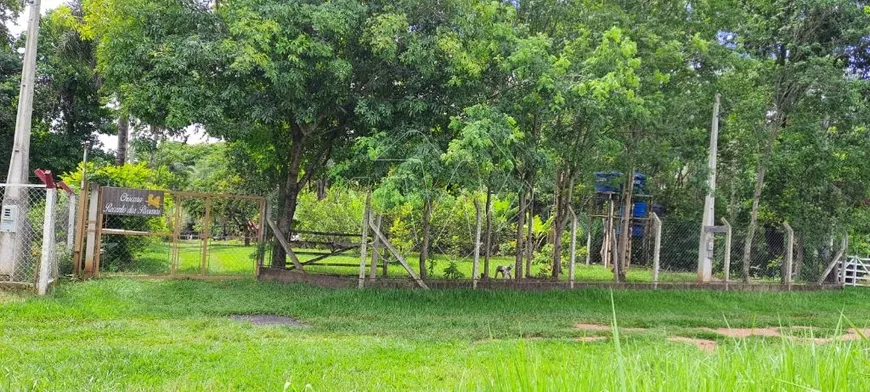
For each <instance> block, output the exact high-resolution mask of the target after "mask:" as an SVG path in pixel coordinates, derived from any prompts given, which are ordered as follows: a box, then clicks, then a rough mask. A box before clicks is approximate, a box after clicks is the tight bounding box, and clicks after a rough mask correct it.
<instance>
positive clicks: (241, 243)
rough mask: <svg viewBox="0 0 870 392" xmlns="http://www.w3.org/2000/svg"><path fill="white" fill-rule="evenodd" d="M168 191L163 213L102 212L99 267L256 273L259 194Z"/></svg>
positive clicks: (164, 272) (154, 271) (126, 271)
mask: <svg viewBox="0 0 870 392" xmlns="http://www.w3.org/2000/svg"><path fill="white" fill-rule="evenodd" d="M166 195H167V198H166V200H165V205H164V215H163V216H159V217H139V216H119V215H105V216H104V217H103V226H102V235H101V241H102V242H101V256H100V271H101V273H109V274H142V275H168V274H172V273H175V274H179V275H253V274H254V271H255V268H256V260H257V259H258V257H259V255H260V254H261V253H262V252H263V247H262V245H261V244H260V243H259V230H260V227H259V225H260V204H261V203H260V201H259V200H256V199H240V198H235V197H232V196H222V195H197V196H191V195H188V194H185V195H177V194H174V193H166Z"/></svg>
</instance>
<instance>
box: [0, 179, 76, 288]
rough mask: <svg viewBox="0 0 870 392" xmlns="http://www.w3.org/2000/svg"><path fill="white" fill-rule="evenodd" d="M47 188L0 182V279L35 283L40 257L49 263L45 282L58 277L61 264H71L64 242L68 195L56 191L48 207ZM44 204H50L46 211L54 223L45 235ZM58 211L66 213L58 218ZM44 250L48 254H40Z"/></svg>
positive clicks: (1, 281) (2, 281)
mask: <svg viewBox="0 0 870 392" xmlns="http://www.w3.org/2000/svg"><path fill="white" fill-rule="evenodd" d="M47 192H49V191H48V190H47V189H46V188H45V187H43V186H38V185H29V186H16V185H8V184H7V185H2V186H0V200H2V201H3V203H2V204H3V208H2V213H3V214H2V227H0V283H6V284H18V285H26V286H32V285H35V284H36V283H37V280H38V278H39V267H40V263H41V261H42V259H43V257H45V260H46V262H48V263H49V265H48V274H49V276H48V281H49V282H53V281H55V280H56V279H57V278H58V276H59V275H60V273H61V265H63V266H64V267H63V268H68V267H69V268H71V261H72V257H71V252H70V249H69V248H68V247H67V245H66V244H67V242H66V241H67V232H68V230H69V229H68V228H66V226H67V225H66V222H67V221H68V219H69V218H68V214H69V209H70V208H71V207H70V203H69V196H67V195H65V194H58V197H57V198H56V202H55V205H54V207H51V206H47V197H46V195H47ZM51 192H56V191H55V190H51ZM47 208H52V209H51V210H50V211H48V212H49V214H50V215H51V217H52V218H53V219H52V220H53V221H54V227H53V228H51V230H50V231H49V232H50V233H52V235H51V236H50V237H48V238H45V234H44V233H45V231H44V228H45V227H44V225H45V222H46V217H47V214H46V209H47ZM72 208H73V209H74V208H75V207H74V206H73V207H72ZM73 211H74V210H73ZM61 215H66V216H67V217H66V218H61ZM61 226H63V227H61ZM45 241H49V244H45ZM43 245H48V246H43ZM45 251H47V252H49V254H47V255H44V254H43V252H45Z"/></svg>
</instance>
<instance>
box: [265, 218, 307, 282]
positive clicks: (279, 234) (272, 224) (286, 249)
mask: <svg viewBox="0 0 870 392" xmlns="http://www.w3.org/2000/svg"><path fill="white" fill-rule="evenodd" d="M266 222H267V223H269V227H270V228H272V232H274V233H275V238H277V239H278V243H279V244H281V247H282V248H284V252H285V253H287V255H288V256H290V261H292V262H293V266H294V267H296V269H298V270H300V271H302V272H305V270H304V269H302V263H300V262H299V258H298V257H296V253H293V249H291V248H290V244H288V243H287V238H286V237H284V233H283V232H281V230H280V229H278V225H276V224H275V222H272V220H271V219H266Z"/></svg>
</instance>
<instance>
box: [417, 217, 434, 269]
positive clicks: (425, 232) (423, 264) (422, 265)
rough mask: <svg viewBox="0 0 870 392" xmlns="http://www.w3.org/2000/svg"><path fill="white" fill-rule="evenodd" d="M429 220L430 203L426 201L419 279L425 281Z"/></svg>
mask: <svg viewBox="0 0 870 392" xmlns="http://www.w3.org/2000/svg"><path fill="white" fill-rule="evenodd" d="M431 219H432V201H431V200H426V201H425V202H424V203H423V227H422V230H423V233H422V234H423V244H422V245H420V279H426V278H427V277H428V276H427V275H428V274H427V271H426V261H427V260H428V259H429V232H430V220H431Z"/></svg>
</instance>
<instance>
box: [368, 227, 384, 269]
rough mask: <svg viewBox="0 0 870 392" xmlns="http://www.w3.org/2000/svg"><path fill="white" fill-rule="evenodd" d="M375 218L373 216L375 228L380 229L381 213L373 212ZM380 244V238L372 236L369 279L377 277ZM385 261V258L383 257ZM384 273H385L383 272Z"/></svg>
mask: <svg viewBox="0 0 870 392" xmlns="http://www.w3.org/2000/svg"><path fill="white" fill-rule="evenodd" d="M375 215H376V216H377V218H375V225H376V226H377V230H380V229H381V219H382V218H383V216H382V215H381V214H375ZM378 246H380V239H378V237H374V238H372V266H371V269H370V271H369V279H371V280H375V279H377V277H378V261H379V260H380V258H381V251H380V249H378ZM384 261H386V258H384ZM384 275H386V273H385V274H384Z"/></svg>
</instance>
